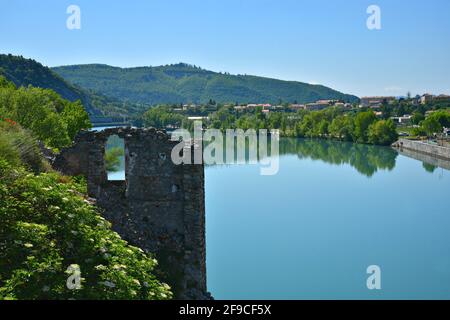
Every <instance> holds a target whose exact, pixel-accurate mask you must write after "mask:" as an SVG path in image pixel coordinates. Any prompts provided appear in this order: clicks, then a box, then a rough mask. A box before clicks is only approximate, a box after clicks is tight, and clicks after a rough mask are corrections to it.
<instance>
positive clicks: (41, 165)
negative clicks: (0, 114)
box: [0, 120, 49, 173]
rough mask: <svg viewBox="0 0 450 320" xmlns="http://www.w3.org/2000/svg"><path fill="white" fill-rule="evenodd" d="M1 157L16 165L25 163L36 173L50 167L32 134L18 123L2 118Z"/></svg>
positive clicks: (0, 124)
mask: <svg viewBox="0 0 450 320" xmlns="http://www.w3.org/2000/svg"><path fill="white" fill-rule="evenodd" d="M0 157H3V158H4V159H5V160H7V161H8V162H9V163H10V164H11V165H13V166H15V167H17V166H22V165H23V166H25V167H26V168H27V169H29V170H32V171H33V172H35V173H39V172H42V171H46V170H47V169H48V168H49V165H48V164H47V163H46V162H45V161H44V160H43V158H42V154H41V151H40V148H39V145H38V143H37V141H36V139H35V138H34V137H33V136H32V134H31V133H30V132H29V131H27V130H24V129H23V128H22V127H21V126H20V125H18V124H17V123H13V122H12V123H11V122H8V121H4V120H0Z"/></svg>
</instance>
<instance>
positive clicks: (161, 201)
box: [54, 128, 210, 299]
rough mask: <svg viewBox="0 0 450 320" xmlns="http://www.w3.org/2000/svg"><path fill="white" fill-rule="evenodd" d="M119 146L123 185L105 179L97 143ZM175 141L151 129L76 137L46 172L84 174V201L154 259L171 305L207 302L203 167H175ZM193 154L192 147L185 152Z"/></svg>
mask: <svg viewBox="0 0 450 320" xmlns="http://www.w3.org/2000/svg"><path fill="white" fill-rule="evenodd" d="M111 135H118V136H119V137H120V138H123V139H124V142H125V181H108V179H107V173H106V170H105V164H104V156H105V144H106V141H107V139H108V137H109V136H111ZM177 143H178V142H174V141H170V138H169V136H168V135H167V134H166V133H165V132H163V131H158V130H155V129H153V128H150V129H134V128H114V129H106V130H104V131H101V132H92V131H89V132H86V131H84V132H81V133H80V134H79V135H78V136H77V138H76V140H75V143H74V145H73V147H71V148H68V149H65V150H63V151H62V152H61V153H60V154H59V155H58V156H57V157H56V159H55V161H54V167H55V168H56V169H57V170H60V171H61V172H63V173H65V174H71V175H80V174H81V175H85V176H86V178H87V184H88V193H89V196H91V197H94V198H96V200H97V205H98V206H99V207H100V208H102V209H103V211H104V213H103V214H104V216H105V218H106V219H108V220H109V221H111V223H112V225H113V228H114V230H115V231H117V232H118V233H119V234H120V235H121V236H122V238H124V239H125V240H127V241H128V242H130V243H131V244H133V245H135V246H138V247H140V248H142V249H143V250H145V251H147V252H152V253H155V255H156V258H157V259H158V261H159V263H160V270H161V274H160V277H162V278H163V279H164V280H165V281H166V282H167V283H169V284H170V285H171V286H172V288H173V290H174V293H175V296H176V298H179V299H208V298H209V297H210V296H209V294H208V293H207V290H206V248H205V204H204V202H205V198H204V167H203V165H202V164H196V165H175V164H174V163H173V162H172V161H171V152H172V148H173V146H174V145H175V144H177ZM192 148H193V146H192Z"/></svg>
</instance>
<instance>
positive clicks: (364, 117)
mask: <svg viewBox="0 0 450 320" xmlns="http://www.w3.org/2000/svg"><path fill="white" fill-rule="evenodd" d="M376 120H377V117H376V116H375V113H374V112H373V111H365V112H360V113H358V114H357V115H356V117H355V133H354V134H355V138H356V141H357V142H363V143H365V142H368V135H367V134H368V129H369V126H370V125H371V124H372V123H374V122H375V121H376Z"/></svg>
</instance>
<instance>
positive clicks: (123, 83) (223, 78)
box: [53, 63, 358, 104]
mask: <svg viewBox="0 0 450 320" xmlns="http://www.w3.org/2000/svg"><path fill="white" fill-rule="evenodd" d="M53 70H54V71H55V72H56V73H58V74H59V75H61V76H62V77H63V78H64V79H66V80H68V81H70V82H72V83H74V84H76V85H79V86H81V87H83V88H87V89H91V90H94V91H96V92H100V93H101V94H104V95H106V96H108V97H113V98H116V99H119V100H122V101H129V102H134V103H146V104H160V103H206V102H208V101H209V100H210V99H213V100H215V101H216V102H218V103H235V102H239V103H266V102H267V103H279V102H280V101H282V102H290V103H293V102H298V103H307V102H315V101H317V100H320V99H339V100H344V101H348V102H355V101H357V100H358V98H357V97H355V96H352V95H347V94H343V93H341V92H338V91H336V90H333V89H330V88H327V87H324V86H321V85H311V84H306V83H301V82H295V81H282V80H276V79H269V78H263V77H256V76H247V75H231V74H228V73H217V72H212V71H208V70H204V69H201V68H199V67H196V66H192V65H188V64H184V63H179V64H174V65H167V66H159V67H138V68H118V67H111V66H108V65H102V64H89V65H72V66H62V67H56V68H53Z"/></svg>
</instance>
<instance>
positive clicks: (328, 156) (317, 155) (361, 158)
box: [280, 138, 398, 177]
mask: <svg viewBox="0 0 450 320" xmlns="http://www.w3.org/2000/svg"><path fill="white" fill-rule="evenodd" d="M283 154H296V155H297V156H298V157H299V158H300V159H304V158H309V159H312V160H321V161H324V162H326V163H331V164H337V165H340V164H350V165H351V166H352V167H354V168H355V169H356V170H357V171H358V172H359V173H361V174H364V175H366V176H368V177H371V176H372V175H373V174H374V173H375V172H377V171H378V169H387V170H392V169H394V167H395V160H396V158H397V155H398V153H397V152H396V151H395V150H393V149H391V148H389V147H379V146H372V145H364V144H356V143H351V142H339V141H333V140H318V139H294V138H283V139H280V155H283Z"/></svg>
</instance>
